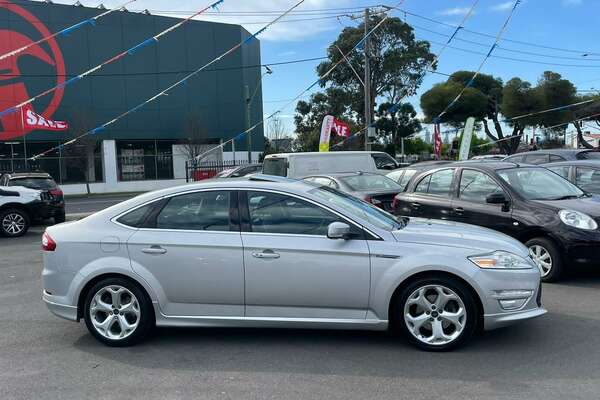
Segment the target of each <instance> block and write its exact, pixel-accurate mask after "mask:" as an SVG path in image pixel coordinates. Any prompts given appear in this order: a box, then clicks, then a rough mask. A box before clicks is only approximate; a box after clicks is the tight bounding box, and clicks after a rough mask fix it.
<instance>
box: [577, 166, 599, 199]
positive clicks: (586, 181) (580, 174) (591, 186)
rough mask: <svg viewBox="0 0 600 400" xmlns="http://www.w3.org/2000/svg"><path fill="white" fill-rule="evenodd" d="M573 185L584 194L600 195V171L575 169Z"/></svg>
mask: <svg viewBox="0 0 600 400" xmlns="http://www.w3.org/2000/svg"><path fill="white" fill-rule="evenodd" d="M575 183H576V184H577V186H579V187H580V188H582V189H583V190H585V191H586V192H590V193H598V194H600V169H595V168H583V167H577V177H576V181H575Z"/></svg>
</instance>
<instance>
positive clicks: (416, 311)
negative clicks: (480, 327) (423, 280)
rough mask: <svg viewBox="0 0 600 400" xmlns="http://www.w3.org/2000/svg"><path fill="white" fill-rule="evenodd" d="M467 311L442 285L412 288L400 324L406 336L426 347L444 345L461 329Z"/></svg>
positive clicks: (455, 295) (460, 331) (460, 301)
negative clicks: (409, 334) (407, 332)
mask: <svg viewBox="0 0 600 400" xmlns="http://www.w3.org/2000/svg"><path fill="white" fill-rule="evenodd" d="M466 322H467V311H466V308H465V305H464V303H463V300H462V299H461V298H460V296H459V295H457V294H456V293H455V292H454V291H453V290H451V289H449V288H447V287H445V286H443V285H439V284H436V285H426V286H422V287H420V288H418V289H416V290H415V291H414V292H413V293H412V294H411V295H410V296H409V297H408V299H407V300H406V303H405V305H404V323H405V324H406V326H407V328H408V330H409V331H410V333H411V334H412V335H413V336H414V337H415V338H417V339H418V340H419V341H421V342H423V343H425V344H428V345H438V346H441V345H445V344H448V343H451V342H453V341H454V340H456V339H457V338H458V337H459V336H460V334H461V333H462V332H463V330H464V329H465V325H466Z"/></svg>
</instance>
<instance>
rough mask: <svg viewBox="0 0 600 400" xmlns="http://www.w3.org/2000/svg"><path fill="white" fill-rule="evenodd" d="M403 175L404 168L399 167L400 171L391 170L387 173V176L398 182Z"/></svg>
mask: <svg viewBox="0 0 600 400" xmlns="http://www.w3.org/2000/svg"><path fill="white" fill-rule="evenodd" d="M403 175H404V170H403V169H401V170H400V171H393V172H390V173H389V174H387V177H388V178H390V179H392V180H394V181H396V182H398V183H400V181H401V180H402V176H403Z"/></svg>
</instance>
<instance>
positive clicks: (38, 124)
mask: <svg viewBox="0 0 600 400" xmlns="http://www.w3.org/2000/svg"><path fill="white" fill-rule="evenodd" d="M21 113H22V118H23V129H25V130H34V129H40V130H46V131H66V130H67V129H69V124H68V123H67V122H66V121H55V120H52V119H49V118H44V117H43V116H41V115H39V114H37V113H36V112H35V111H33V109H32V108H31V107H30V106H29V105H27V106H25V107H23V108H22V109H21Z"/></svg>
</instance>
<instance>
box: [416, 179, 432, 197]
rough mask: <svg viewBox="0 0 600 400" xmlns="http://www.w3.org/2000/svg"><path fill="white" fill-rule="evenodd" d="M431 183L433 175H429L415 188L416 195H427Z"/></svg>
mask: <svg viewBox="0 0 600 400" xmlns="http://www.w3.org/2000/svg"><path fill="white" fill-rule="evenodd" d="M430 181H431V175H427V176H426V177H425V178H423V179H421V180H420V181H419V183H417V186H416V187H415V193H427V192H428V191H429V182H430Z"/></svg>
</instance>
